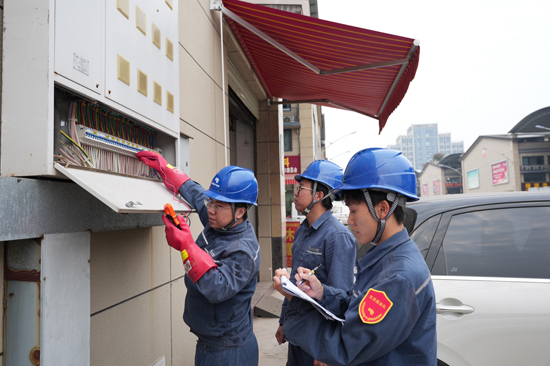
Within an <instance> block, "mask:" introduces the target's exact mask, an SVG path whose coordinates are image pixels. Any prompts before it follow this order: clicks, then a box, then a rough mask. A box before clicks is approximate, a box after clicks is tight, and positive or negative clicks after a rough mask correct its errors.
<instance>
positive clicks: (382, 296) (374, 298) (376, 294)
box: [359, 288, 393, 324]
mask: <svg viewBox="0 0 550 366" xmlns="http://www.w3.org/2000/svg"><path fill="white" fill-rule="evenodd" d="M392 306H393V302H391V300H390V299H389V298H388V296H387V295H386V293H385V292H384V291H376V290H373V289H372V288H371V289H369V291H367V294H366V295H365V297H363V300H361V303H360V304H359V317H360V318H361V320H362V321H363V323H367V324H376V323H379V322H381V321H382V319H384V317H385V316H386V314H387V313H388V311H390V309H391V307H392Z"/></svg>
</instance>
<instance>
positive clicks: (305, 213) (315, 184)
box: [302, 180, 320, 215]
mask: <svg viewBox="0 0 550 366" xmlns="http://www.w3.org/2000/svg"><path fill="white" fill-rule="evenodd" d="M315 193H317V181H315V180H314V181H313V190H312V191H311V195H312V196H313V200H312V201H311V203H310V204H309V206H307V208H306V209H305V210H304V212H302V215H307V214H308V213H309V212H310V211H311V209H312V208H313V205H314V204H316V203H317V202H319V201H320V200H319V201H316V200H315Z"/></svg>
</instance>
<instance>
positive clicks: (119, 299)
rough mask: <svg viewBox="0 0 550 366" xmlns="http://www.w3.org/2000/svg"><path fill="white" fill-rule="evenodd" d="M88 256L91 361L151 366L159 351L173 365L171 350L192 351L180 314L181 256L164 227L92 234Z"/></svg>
mask: <svg viewBox="0 0 550 366" xmlns="http://www.w3.org/2000/svg"><path fill="white" fill-rule="evenodd" d="M90 258H91V259H90V287H91V313H92V317H91V356H90V357H91V364H92V365H131V364H133V365H138V364H139V365H141V364H143V365H149V364H152V363H153V362H154V361H155V360H156V359H158V358H159V357H161V356H165V357H166V364H171V357H172V355H173V354H174V355H176V356H177V355H180V353H181V352H186V353H187V354H192V355H194V339H195V337H194V336H192V335H191V334H190V333H189V330H188V327H187V326H186V325H185V324H184V322H183V319H182V314H183V298H184V296H185V286H184V284H183V279H182V278H181V277H182V276H183V269H182V264H181V257H179V255H178V253H177V252H176V251H175V250H173V249H171V248H170V247H169V246H168V245H167V243H166V239H165V236H164V228H163V227H153V228H144V229H135V230H119V231H111V232H102V233H92V236H91V249H90ZM177 278H179V279H177ZM174 279H177V280H175V281H173V282H172V280H174ZM176 344H177V347H178V349H177V350H174V349H173V347H174V346H175V345H176ZM174 364H176V363H174ZM180 364H182V363H180Z"/></svg>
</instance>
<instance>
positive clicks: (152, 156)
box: [136, 151, 191, 193]
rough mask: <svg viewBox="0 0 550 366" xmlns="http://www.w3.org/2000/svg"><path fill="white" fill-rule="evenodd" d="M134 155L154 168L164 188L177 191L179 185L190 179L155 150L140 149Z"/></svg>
mask: <svg viewBox="0 0 550 366" xmlns="http://www.w3.org/2000/svg"><path fill="white" fill-rule="evenodd" d="M136 156H137V158H138V159H139V160H140V161H141V162H143V163H144V164H145V165H147V166H148V167H150V168H153V169H155V170H156V171H157V172H158V173H159V175H160V177H161V178H162V181H163V182H164V185H165V186H166V188H168V189H169V190H171V191H172V192H174V193H179V189H180V187H181V185H182V184H183V183H185V182H187V181H188V180H190V179H191V178H189V177H188V176H187V174H185V173H184V172H182V171H180V170H178V169H177V168H174V167H173V166H172V165H170V164H168V162H167V161H166V160H164V158H163V157H162V156H161V155H160V154H157V153H156V152H152V151H140V152H138V153H137V154H136Z"/></svg>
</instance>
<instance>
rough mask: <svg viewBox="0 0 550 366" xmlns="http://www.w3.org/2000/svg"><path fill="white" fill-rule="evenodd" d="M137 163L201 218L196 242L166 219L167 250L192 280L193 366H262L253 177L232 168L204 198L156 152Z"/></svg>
mask: <svg viewBox="0 0 550 366" xmlns="http://www.w3.org/2000/svg"><path fill="white" fill-rule="evenodd" d="M137 156H138V158H139V159H140V160H141V161H143V162H144V163H145V164H147V165H148V166H150V167H151V168H153V169H155V170H156V171H157V172H158V173H159V175H160V176H161V178H162V179H163V182H164V184H165V185H166V187H167V188H168V189H169V190H171V191H172V192H174V193H176V192H179V193H180V194H181V195H182V196H183V197H184V198H185V200H186V201H187V202H189V203H190V204H191V206H192V207H194V208H195V209H196V210H197V213H198V214H199V217H200V220H201V222H202V224H203V226H204V230H203V231H202V232H201V234H200V235H199V236H198V238H197V239H196V241H195V240H193V237H192V236H191V232H190V230H189V226H188V225H187V223H186V222H185V220H184V219H183V217H181V216H179V217H178V219H179V221H180V225H181V230H180V229H179V228H178V227H176V226H175V225H174V223H172V222H171V221H170V220H168V218H167V217H166V216H164V215H163V221H164V223H165V225H166V239H167V241H168V244H169V245H170V246H171V247H173V248H175V249H177V250H178V251H180V252H181V255H182V260H183V263H184V269H185V272H186V276H185V286H186V287H187V295H186V297H185V309H184V313H183V319H184V321H185V323H186V324H187V325H188V326H189V328H190V330H191V332H193V333H194V334H195V335H196V336H197V337H198V341H197V346H196V351H195V365H197V366H198V365H227V366H234V365H246V366H248V365H251V366H252V365H258V361H259V351H258V342H257V340H256V337H255V335H254V333H253V331H252V320H253V319H252V306H251V299H252V295H254V291H255V289H256V284H257V281H258V273H259V270H260V246H259V244H258V239H257V238H256V234H255V233H254V229H253V228H252V225H251V224H250V222H249V221H248V220H247V210H248V208H250V206H252V205H256V199H257V197H258V183H257V181H256V178H255V177H254V173H253V172H252V171H250V170H248V169H244V168H241V167H237V166H227V167H225V168H223V169H221V170H220V171H219V172H218V173H217V174H216V176H215V177H214V178H213V179H212V183H211V184H210V188H209V189H208V190H205V189H204V188H203V187H201V185H199V184H198V183H196V182H194V181H192V180H191V179H190V178H189V177H188V176H187V175H186V174H185V173H183V172H181V171H179V170H177V169H175V168H174V167H172V166H171V165H169V164H168V163H167V162H166V160H164V159H163V158H162V156H160V155H158V154H156V153H152V152H140V153H138V154H137Z"/></svg>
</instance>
